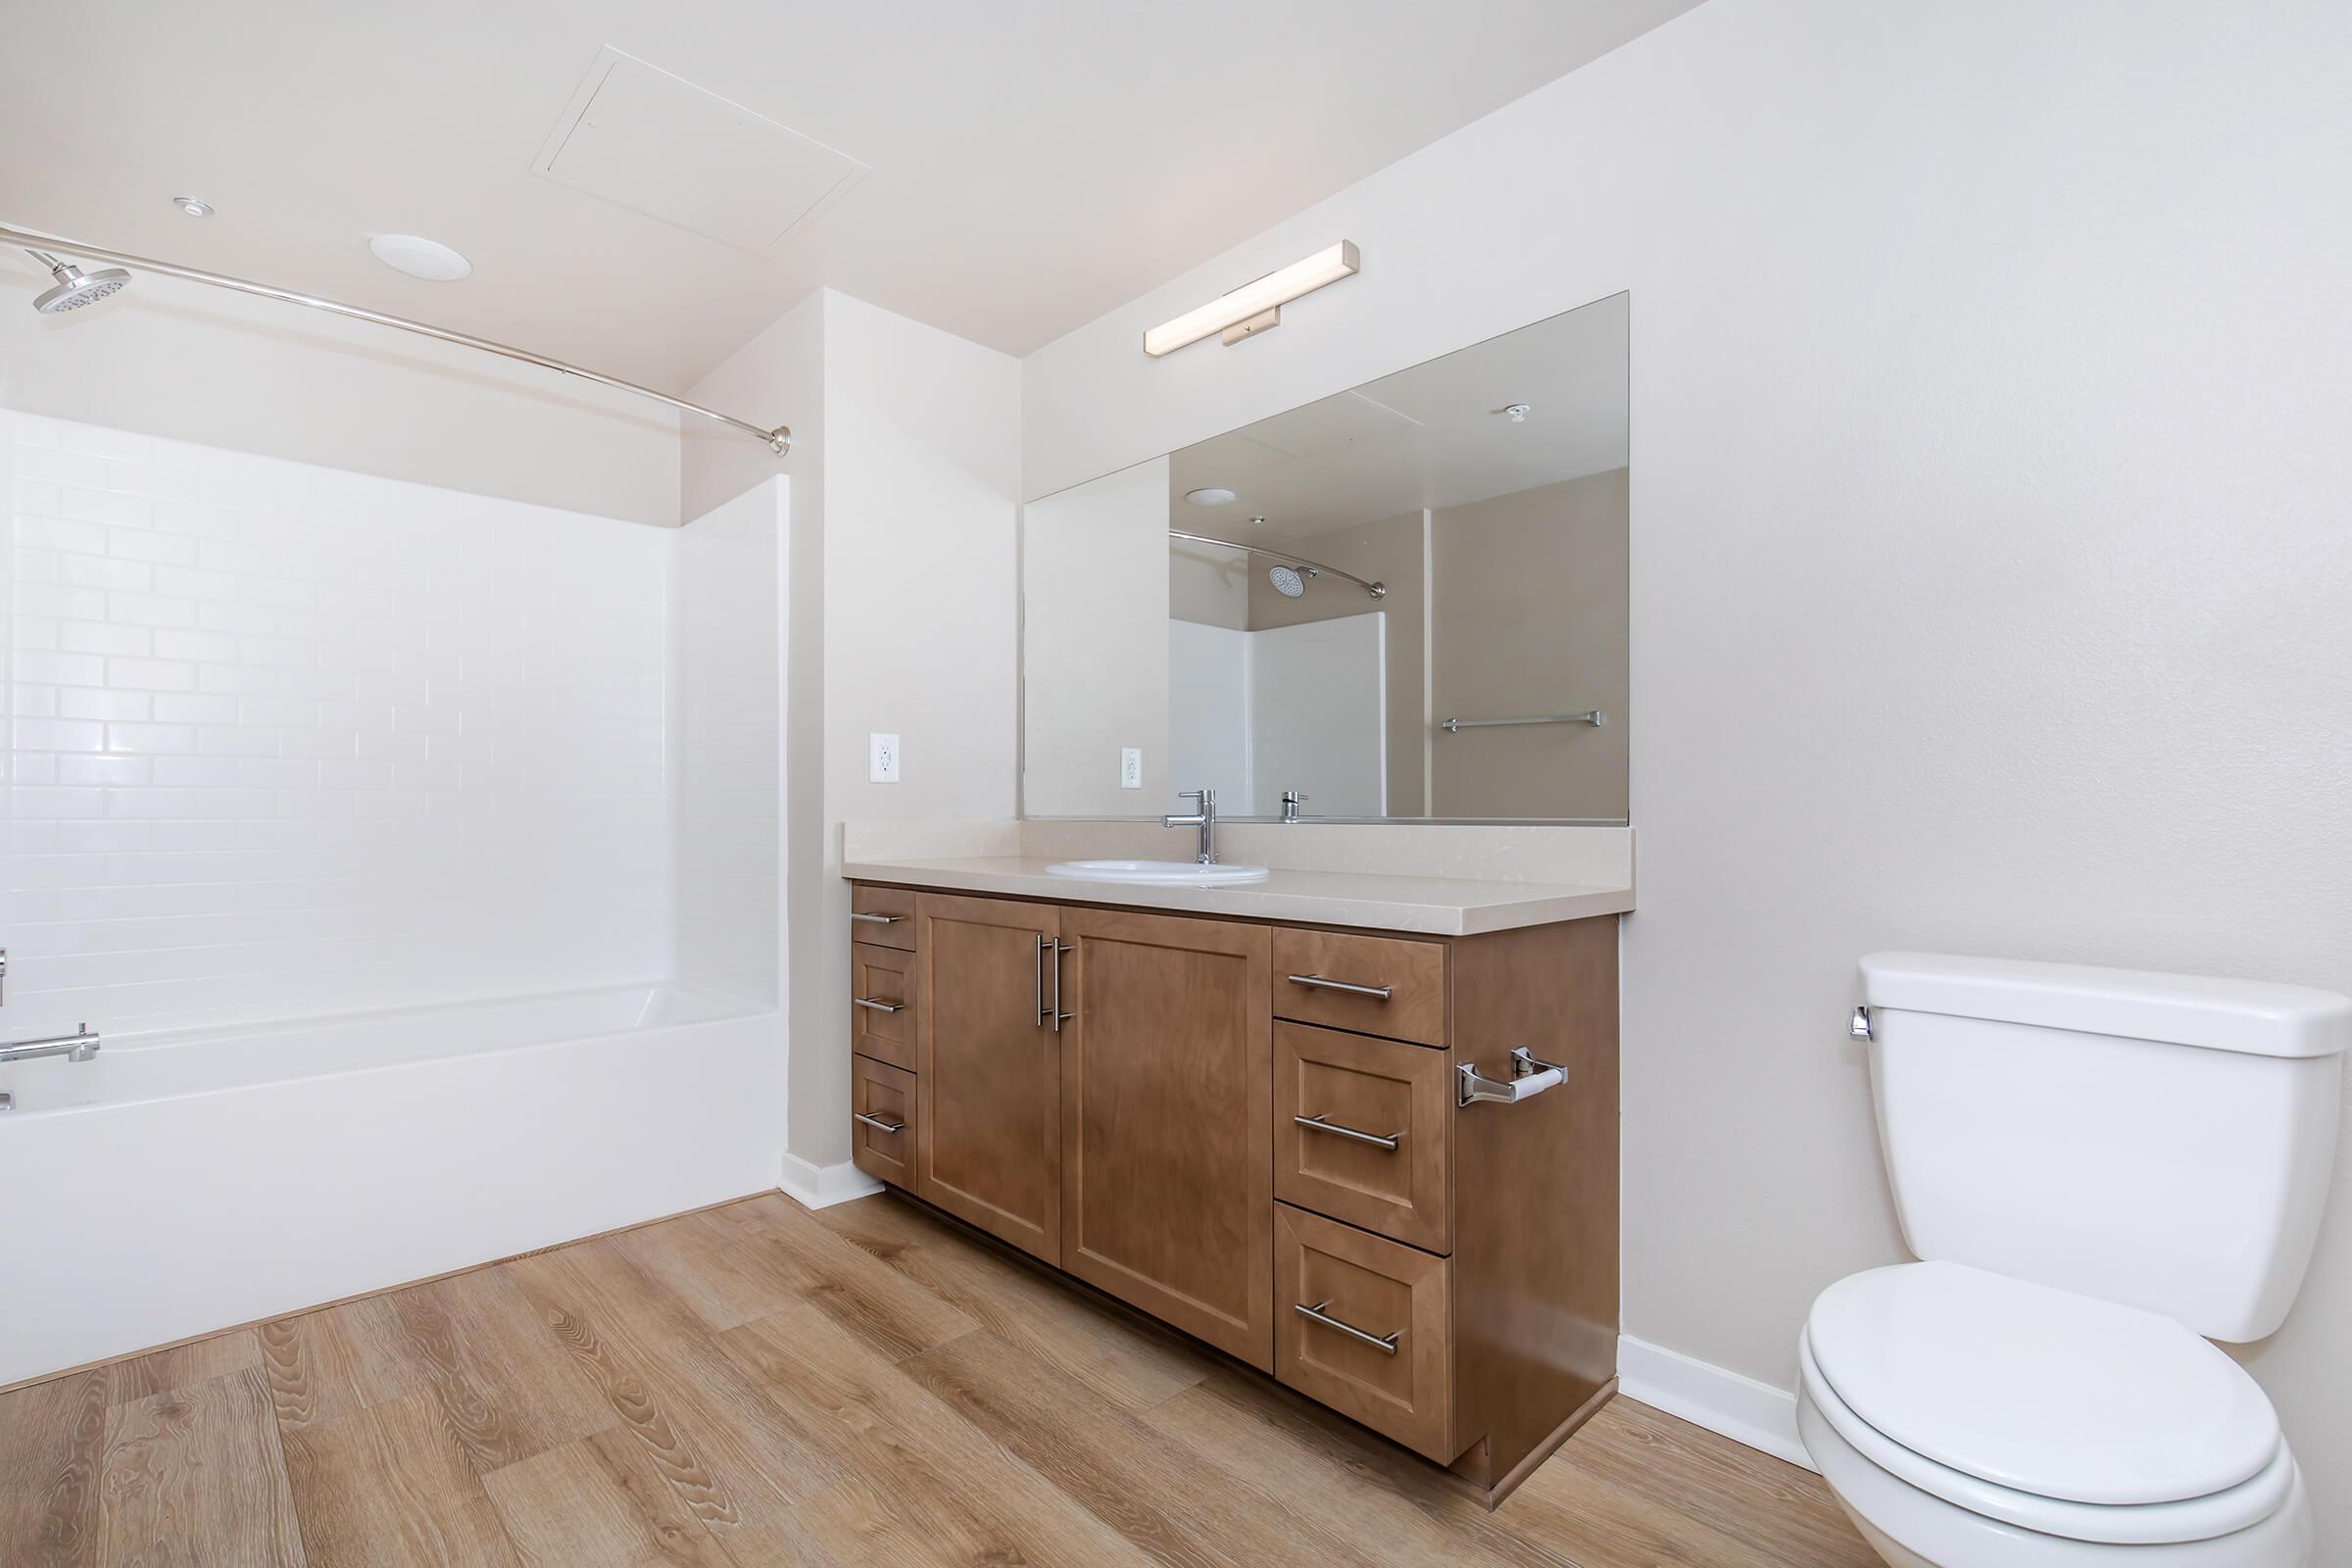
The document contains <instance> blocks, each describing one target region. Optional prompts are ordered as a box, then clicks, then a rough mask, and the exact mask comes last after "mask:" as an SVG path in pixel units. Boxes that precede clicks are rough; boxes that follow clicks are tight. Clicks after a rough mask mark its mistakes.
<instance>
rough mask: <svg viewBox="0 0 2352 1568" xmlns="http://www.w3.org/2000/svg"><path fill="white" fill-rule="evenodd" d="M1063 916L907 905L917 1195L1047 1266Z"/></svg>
mask: <svg viewBox="0 0 2352 1568" xmlns="http://www.w3.org/2000/svg"><path fill="white" fill-rule="evenodd" d="M1060 921H1061V911H1060V910H1059V909H1057V908H1055V907H1054V906H1053V905H1050V904H1020V903H1014V902H1012V901H1009V900H1003V899H964V898H955V897H951V896H948V895H944V894H933V893H926V894H924V895H922V897H921V899H920V900H919V901H918V902H917V905H916V911H915V933H916V941H915V953H916V965H917V972H918V973H919V974H920V976H921V985H920V987H919V992H920V995H919V1005H918V1006H917V1008H916V1017H915V1042H916V1046H915V1072H916V1080H917V1089H916V1094H917V1111H918V1114H917V1117H916V1132H917V1140H916V1162H917V1181H916V1187H915V1191H916V1192H917V1193H918V1194H919V1195H920V1196H921V1197H922V1198H924V1199H925V1200H927V1201H930V1202H933V1203H936V1204H938V1205H939V1206H940V1207H941V1208H944V1209H946V1210H947V1211H948V1212H949V1213H951V1214H954V1215H956V1217H957V1218H959V1219H963V1220H966V1221H969V1222H970V1223H971V1224H974V1225H977V1226H979V1227H980V1228H981V1229H982V1230H984V1231H987V1232H989V1233H990V1234H991V1235H994V1236H997V1237H1000V1238H1002V1239H1003V1240H1005V1241H1007V1242H1010V1243H1011V1244H1012V1245H1013V1246H1015V1247H1017V1248H1020V1249H1021V1250H1023V1251H1026V1252H1030V1253H1033V1254H1035V1255H1036V1256H1038V1257H1041V1258H1044V1259H1045V1260H1046V1261H1047V1262H1049V1263H1053V1262H1058V1261H1059V1260H1060V1256H1061V1124H1060V1114H1059V1109H1060V1096H1061V1070H1060V1058H1061V1050H1060V1048H1061V1043H1062V1036H1061V1035H1060V1034H1058V1033H1056V1032H1055V1030H1054V1024H1053V1018H1052V1016H1051V1014H1052V1010H1053V1008H1052V1003H1053V995H1052V964H1053V961H1054V955H1053V951H1052V950H1053V947H1054V943H1055V942H1056V941H1057V940H1058V939H1059V933H1060V930H1061V924H1060ZM1065 961H1066V960H1065ZM1064 1010H1066V1006H1065V1009H1064Z"/></svg>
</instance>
